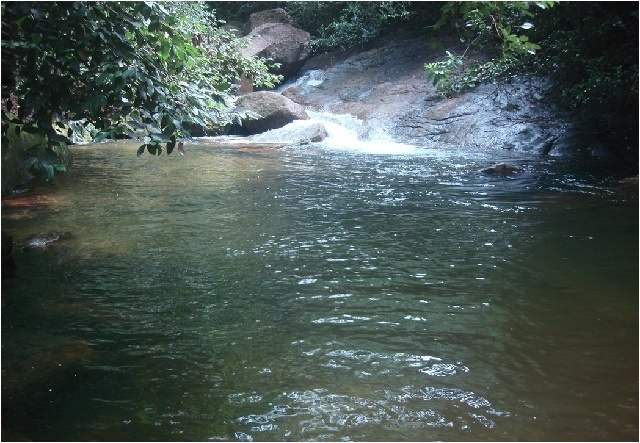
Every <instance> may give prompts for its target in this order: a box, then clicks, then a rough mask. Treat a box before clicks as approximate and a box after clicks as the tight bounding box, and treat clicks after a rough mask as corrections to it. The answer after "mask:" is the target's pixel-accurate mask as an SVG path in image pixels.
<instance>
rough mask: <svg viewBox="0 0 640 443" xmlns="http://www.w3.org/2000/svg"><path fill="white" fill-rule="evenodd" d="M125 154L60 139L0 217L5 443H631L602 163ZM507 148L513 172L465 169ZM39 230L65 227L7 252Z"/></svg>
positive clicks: (633, 395)
mask: <svg viewBox="0 0 640 443" xmlns="http://www.w3.org/2000/svg"><path fill="white" fill-rule="evenodd" d="M136 148H137V145H131V144H122V143H120V144H116V145H102V146H99V147H95V146H88V147H78V148H75V165H74V168H73V170H72V171H71V172H70V173H68V174H66V175H65V176H61V177H59V178H56V181H55V183H54V185H52V186H50V187H46V186H45V187H42V188H40V189H38V191H37V198H36V203H35V204H34V205H33V206H30V207H24V206H19V205H13V206H4V207H3V209H2V227H3V229H4V230H7V231H9V232H11V233H12V234H13V235H14V237H15V239H16V242H17V251H16V252H15V259H16V262H17V264H18V266H19V271H18V275H17V277H16V278H13V279H10V280H4V281H3V290H2V302H3V306H2V391H3V394H2V428H3V435H2V438H3V440H11V439H14V438H15V439H18V438H29V439H31V440H34V441H41V440H49V441H55V440H58V441H59V440H84V441H86V440H93V441H121V440H127V441H141V440H143V441H174V440H175V441H187V440H191V441H193V440H195V441H209V440H214V441H217V440H240V441H250V440H254V441H283V440H287V441H300V440H312V441H325V440H327V441H348V440H354V441H365V440H366V441H432V440H446V441H470V440H472V441H486V440H490V441H495V440H506V441H516V440H525V441H532V440H574V441H575V440H577V441H585V440H631V441H637V440H638V201H637V192H635V193H634V192H628V190H625V189H624V188H620V187H617V186H615V185H614V183H615V179H616V178H619V177H617V176H616V174H617V173H618V172H616V171H611V170H607V169H606V168H604V167H603V166H602V165H600V166H596V165H592V164H589V163H581V162H577V161H575V160H567V159H564V160H563V159H545V160H540V159H535V158H526V157H521V158H517V157H515V158H513V157H512V158H509V157H504V156H503V157H500V156H497V155H496V154H495V153H483V152H473V151H469V150H460V151H447V152H437V151H432V150H421V149H420V148H418V149H416V150H414V151H411V152H407V153H405V155H389V154H380V153H378V154H375V155H374V154H371V153H367V152H366V150H365V151H363V150H352V149H348V147H346V148H345V149H336V148H335V147H334V148H332V149H328V148H327V149H323V148H318V149H311V148H309V149H307V150H293V149H251V148H246V147H219V146H218V147H214V146H211V145H205V144H200V145H194V144H192V145H190V146H188V152H187V156H186V157H181V156H179V155H172V156H162V157H155V158H154V157H151V156H148V155H146V156H143V157H140V158H137V157H136V156H135V150H136ZM505 155H507V154H505ZM505 160H506V161H511V162H516V163H518V164H520V165H523V166H524V167H525V170H526V171H525V173H523V174H520V175H517V176H514V177H491V176H487V175H485V174H482V173H480V172H479V171H480V169H482V168H483V167H486V166H490V165H491V164H493V163H495V162H496V161H505ZM27 195H28V194H27ZM21 197H22V196H21ZM47 231H66V232H69V233H71V234H72V235H73V238H71V239H68V240H64V241H60V242H58V243H53V244H51V245H50V246H49V247H47V248H45V249H43V250H30V249H29V248H26V249H23V246H24V245H25V244H26V242H27V239H28V238H29V236H30V235H32V234H36V233H39V232H47Z"/></svg>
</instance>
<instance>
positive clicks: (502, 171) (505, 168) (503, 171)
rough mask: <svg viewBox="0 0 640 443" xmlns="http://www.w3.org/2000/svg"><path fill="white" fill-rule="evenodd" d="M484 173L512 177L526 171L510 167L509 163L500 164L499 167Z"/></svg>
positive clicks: (484, 170) (490, 168) (513, 166)
mask: <svg viewBox="0 0 640 443" xmlns="http://www.w3.org/2000/svg"><path fill="white" fill-rule="evenodd" d="M482 172H484V173H485V174H495V175H511V174H517V173H520V172H524V169H523V168H521V167H520V166H516V165H510V164H508V163H500V164H498V165H495V166H491V167H489V168H486V169H483V170H482Z"/></svg>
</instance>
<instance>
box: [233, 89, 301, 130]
mask: <svg viewBox="0 0 640 443" xmlns="http://www.w3.org/2000/svg"><path fill="white" fill-rule="evenodd" d="M236 109H238V110H245V111H250V112H253V113H255V114H258V115H259V116H260V117H259V118H256V119H250V120H245V121H244V122H243V126H242V129H243V132H244V133H245V135H253V134H260V133H262V132H266V131H268V130H271V129H277V128H281V127H283V126H285V125H288V124H289V123H291V122H292V121H294V120H308V119H309V115H307V113H306V111H305V110H304V108H303V107H302V106H300V105H299V104H297V103H295V102H293V101H292V100H290V99H288V98H287V97H283V96H282V95H280V94H276V93H275V92H267V91H260V92H252V93H250V94H247V95H243V96H242V97H240V98H239V99H238V101H237V102H236Z"/></svg>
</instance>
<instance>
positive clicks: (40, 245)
mask: <svg viewBox="0 0 640 443" xmlns="http://www.w3.org/2000/svg"><path fill="white" fill-rule="evenodd" d="M71 238H73V235H72V234H70V233H68V232H65V231H51V232H41V233H39V234H36V235H34V236H32V237H30V238H29V239H28V240H27V244H26V246H25V249H44V248H46V247H47V246H49V245H50V244H51V243H54V242H58V241H62V240H69V239H71Z"/></svg>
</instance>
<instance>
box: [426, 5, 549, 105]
mask: <svg viewBox="0 0 640 443" xmlns="http://www.w3.org/2000/svg"><path fill="white" fill-rule="evenodd" d="M532 4H534V5H535V6H536V7H538V8H540V9H543V10H544V9H548V8H551V7H552V6H554V4H555V2H553V1H544V2H534V3H532V2H448V3H446V4H445V5H444V6H443V7H442V10H441V11H442V16H441V18H440V20H439V21H438V23H436V27H443V26H445V25H446V24H450V25H451V26H452V27H453V29H455V31H456V32H457V33H458V35H459V38H460V41H461V42H463V43H464V44H465V45H466V50H465V51H464V54H463V55H456V56H454V55H451V54H450V53H448V56H447V59H446V60H444V61H440V62H434V63H428V64H426V65H425V73H426V75H427V79H428V80H429V81H431V82H432V83H433V84H434V85H435V86H437V87H438V92H439V93H440V94H441V95H443V96H450V95H453V94H456V93H459V92H462V91H466V90H468V89H471V88H474V87H476V86H477V85H479V84H481V83H483V82H488V81H493V80H495V79H497V78H501V77H505V76H507V75H508V74H509V73H511V72H513V71H514V70H516V69H517V67H518V66H520V65H522V63H523V60H524V59H525V58H526V57H529V56H532V55H535V54H536V51H538V50H539V49H540V46H539V45H537V44H535V43H533V42H532V41H530V39H529V36H528V35H526V34H522V33H521V30H524V31H528V30H531V29H532V28H533V27H534V24H533V23H532V21H534V19H535V14H534V13H533V12H532V11H531V10H530V6H531V5H532ZM479 50H482V51H483V52H485V53H489V54H493V55H494V58H493V59H492V60H489V61H485V62H478V61H473V60H470V59H469V58H467V56H466V54H467V52H469V51H471V52H475V51H479Z"/></svg>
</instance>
